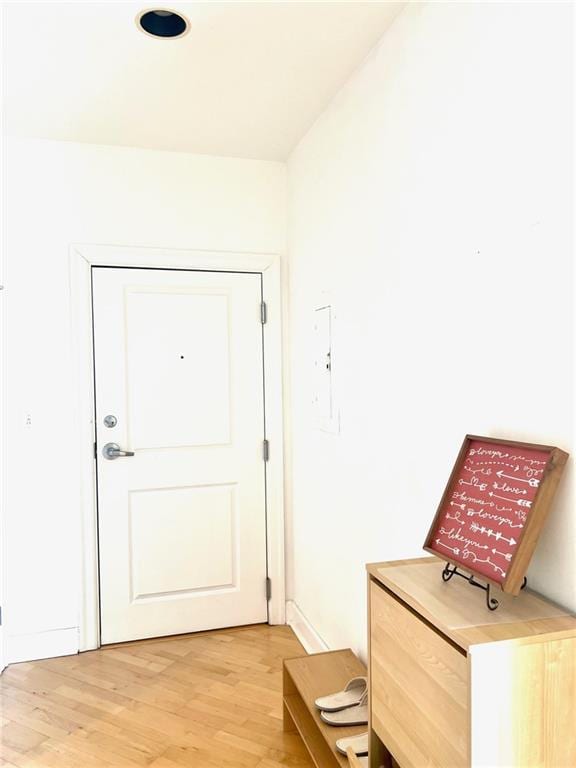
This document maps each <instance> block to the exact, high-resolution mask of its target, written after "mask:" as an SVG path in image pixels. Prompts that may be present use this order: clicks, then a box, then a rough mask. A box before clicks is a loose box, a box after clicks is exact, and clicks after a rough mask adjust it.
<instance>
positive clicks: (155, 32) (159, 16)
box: [136, 8, 188, 37]
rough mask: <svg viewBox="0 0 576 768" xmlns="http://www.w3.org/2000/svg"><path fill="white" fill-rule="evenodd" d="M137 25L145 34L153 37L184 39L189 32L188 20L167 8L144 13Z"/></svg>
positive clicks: (137, 20)
mask: <svg viewBox="0 0 576 768" xmlns="http://www.w3.org/2000/svg"><path fill="white" fill-rule="evenodd" d="M136 23H137V24H138V26H139V27H140V29H141V30H142V31H143V32H146V34H147V35H151V36H152V37H182V35H185V34H186V32H187V31H188V21H187V19H185V18H184V16H181V15H180V14H179V13H176V12H175V11H169V10H167V9H166V8H155V9H154V10H151V11H142V13H141V14H139V16H138V18H137V19H136Z"/></svg>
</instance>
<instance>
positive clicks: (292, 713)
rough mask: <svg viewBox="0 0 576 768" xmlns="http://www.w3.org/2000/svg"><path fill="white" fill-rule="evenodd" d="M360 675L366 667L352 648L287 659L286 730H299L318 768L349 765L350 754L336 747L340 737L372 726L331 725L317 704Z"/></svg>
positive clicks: (363, 731)
mask: <svg viewBox="0 0 576 768" xmlns="http://www.w3.org/2000/svg"><path fill="white" fill-rule="evenodd" d="M358 675H364V676H365V675H366V667H365V666H364V664H362V662H361V661H360V660H359V659H358V658H356V656H355V655H354V654H353V653H352V651H351V650H350V649H347V650H344V651H329V652H328V653H317V654H313V655H311V656H301V657H298V658H296V659H286V660H285V661H284V686H283V701H284V730H285V731H291V732H294V731H298V733H299V734H300V736H301V738H302V741H303V742H304V744H305V745H306V748H307V749H308V752H309V753H310V757H311V758H312V761H313V763H314V765H315V766H316V768H344V767H345V768H349V765H350V764H349V762H348V758H347V757H346V755H341V754H340V753H339V752H338V751H337V750H336V740H337V739H341V738H344V737H345V736H358V735H359V734H361V733H365V732H366V731H367V730H368V725H359V726H353V727H335V726H331V725H327V724H326V723H324V722H323V721H322V720H321V719H320V712H319V711H318V710H317V709H316V707H315V706H314V701H315V700H316V699H317V698H318V697H319V696H326V695H328V694H329V693H334V692H336V691H340V690H342V689H343V688H344V686H345V685H346V683H347V682H348V681H349V680H350V678H352V677H357V676H358Z"/></svg>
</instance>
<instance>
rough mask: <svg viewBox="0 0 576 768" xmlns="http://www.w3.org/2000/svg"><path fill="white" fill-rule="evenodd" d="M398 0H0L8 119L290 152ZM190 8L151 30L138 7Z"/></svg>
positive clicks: (143, 138) (94, 137)
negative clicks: (158, 33) (174, 24)
mask: <svg viewBox="0 0 576 768" xmlns="http://www.w3.org/2000/svg"><path fill="white" fill-rule="evenodd" d="M403 5H404V3H403V2H355V1H354V0H352V1H351V2H297V1H296V0H292V1H291V2H271V1H270V0H263V1H262V2H238V1H237V2H216V1H213V2H199V3H177V2H175V3H173V2H170V0H168V2H167V3H166V5H164V6H163V5H162V3H160V4H159V5H157V6H154V5H151V4H150V3H148V2H146V1H144V2H142V3H133V2H101V3H91V2H90V3H84V2H68V3H52V2H45V3H27V2H14V3H8V4H7V5H6V38H5V39H6V42H5V53H4V63H5V65H6V104H7V108H6V126H7V130H8V133H12V134H17V135H24V136H34V137H42V138H52V139H60V140H68V141H80V142H91V143H98V144H120V145H127V146H135V147H149V148H153V149H168V150H175V151H182V152H196V153H204V154H211V155H228V156H236V157H251V158H262V159H275V160H282V159H284V158H286V157H287V155H288V154H289V153H290V151H291V149H292V148H293V147H294V146H295V144H296V143H297V142H298V140H299V139H300V138H301V137H302V136H303V135H304V133H305V132H306V130H307V129H308V128H309V127H310V125H311V124H312V122H313V121H314V120H315V118H316V117H317V116H318V114H319V113H320V112H321V111H322V109H323V108H324V107H325V106H326V104H327V103H328V102H329V100H330V99H331V97H332V96H333V95H334V94H335V93H336V91H337V90H338V89H339V87H340V86H341V85H342V84H343V83H344V82H345V80H346V79H347V78H348V77H349V75H350V74H351V73H352V72H353V70H354V69H355V68H356V67H357V66H358V65H359V64H360V63H361V62H362V60H363V59H364V57H365V56H366V55H367V54H368V52H369V51H370V49H371V48H372V47H373V46H374V45H375V44H376V42H377V41H378V39H379V38H380V37H381V36H382V35H383V33H384V32H385V31H386V29H387V27H388V26H389V25H390V24H391V22H392V20H393V19H394V17H395V16H396V14H397V13H398V12H399V10H400V9H401V8H402V7H403ZM151 7H152V8H154V7H156V8H157V7H168V8H171V9H172V10H176V11H178V12H180V13H183V14H184V15H185V16H187V18H188V19H189V20H190V22H191V29H190V32H189V33H188V34H187V35H185V36H184V37H182V38H179V39H174V40H161V39H155V38H151V37H148V36H146V35H145V34H143V33H142V32H140V31H139V30H138V29H137V28H136V25H135V17H136V15H137V13H139V12H140V11H141V10H143V9H144V8H151Z"/></svg>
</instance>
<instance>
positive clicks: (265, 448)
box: [262, 440, 270, 461]
mask: <svg viewBox="0 0 576 768" xmlns="http://www.w3.org/2000/svg"><path fill="white" fill-rule="evenodd" d="M262 458H263V459H264V461H268V459H269V458H270V443H269V442H268V440H263V441H262Z"/></svg>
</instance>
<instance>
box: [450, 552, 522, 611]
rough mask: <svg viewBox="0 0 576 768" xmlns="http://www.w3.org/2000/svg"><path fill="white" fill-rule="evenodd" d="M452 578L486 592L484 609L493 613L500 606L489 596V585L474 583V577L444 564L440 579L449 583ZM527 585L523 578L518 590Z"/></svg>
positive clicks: (455, 567)
mask: <svg viewBox="0 0 576 768" xmlns="http://www.w3.org/2000/svg"><path fill="white" fill-rule="evenodd" d="M452 576H460V578H461V579H465V580H466V581H467V582H468V584H471V585H472V586H473V587H478V589H483V590H484V591H485V592H486V607H487V608H488V610H489V611H495V610H496V608H498V606H499V605H500V603H499V602H498V600H496V598H495V597H491V596H490V584H482V582H480V581H476V579H475V578H474V576H468V574H466V573H461V572H460V571H459V570H458V568H457V566H455V565H453V566H451V565H450V563H446V565H445V566H444V570H443V571H442V579H443V581H450V579H451V578H452ZM526 584H527V579H526V577H524V581H523V582H522V586H521V587H520V589H524V588H525V587H526Z"/></svg>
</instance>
